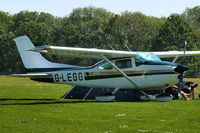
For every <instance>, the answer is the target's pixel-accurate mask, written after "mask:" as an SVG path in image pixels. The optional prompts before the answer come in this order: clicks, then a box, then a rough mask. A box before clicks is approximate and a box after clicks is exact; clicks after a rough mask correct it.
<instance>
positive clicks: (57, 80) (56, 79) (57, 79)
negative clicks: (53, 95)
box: [55, 74, 59, 82]
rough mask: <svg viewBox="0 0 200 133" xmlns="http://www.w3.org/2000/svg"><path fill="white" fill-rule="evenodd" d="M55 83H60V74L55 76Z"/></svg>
mask: <svg viewBox="0 0 200 133" xmlns="http://www.w3.org/2000/svg"><path fill="white" fill-rule="evenodd" d="M55 81H56V82H59V75H58V74H55Z"/></svg>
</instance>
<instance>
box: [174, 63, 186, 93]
mask: <svg viewBox="0 0 200 133" xmlns="http://www.w3.org/2000/svg"><path fill="white" fill-rule="evenodd" d="M188 69H189V67H187V66H185V65H181V64H177V66H176V68H175V69H174V71H175V72H177V73H180V75H179V76H178V79H179V83H178V88H179V90H178V91H179V92H180V91H181V90H182V89H183V87H184V81H183V78H184V74H183V73H184V72H185V71H187V70H188Z"/></svg>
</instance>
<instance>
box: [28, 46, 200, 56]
mask: <svg viewBox="0 0 200 133" xmlns="http://www.w3.org/2000/svg"><path fill="white" fill-rule="evenodd" d="M30 51H35V52H40V53H47V52H48V53H50V54H65V55H67V56H73V57H89V58H102V56H101V55H104V56H106V57H107V58H121V57H134V56H135V55H138V53H153V54H155V55H157V56H158V57H160V58H168V57H177V56H192V55H200V51H163V52H131V51H119V50H105V49H94V48H74V47H58V46H39V47H35V48H33V49H30Z"/></svg>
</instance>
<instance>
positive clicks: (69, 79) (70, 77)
mask: <svg viewBox="0 0 200 133" xmlns="http://www.w3.org/2000/svg"><path fill="white" fill-rule="evenodd" d="M67 79H68V81H72V74H71V73H67Z"/></svg>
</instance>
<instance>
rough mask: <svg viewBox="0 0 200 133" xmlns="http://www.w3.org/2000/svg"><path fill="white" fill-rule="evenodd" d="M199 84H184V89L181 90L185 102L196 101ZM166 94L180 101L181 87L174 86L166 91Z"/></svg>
mask: <svg viewBox="0 0 200 133" xmlns="http://www.w3.org/2000/svg"><path fill="white" fill-rule="evenodd" d="M197 86H198V84H196V83H193V82H191V81H190V82H184V84H183V89H181V91H180V94H181V95H182V97H183V98H184V100H189V99H190V98H191V99H194V93H195V89H196V87H197ZM165 93H167V94H170V95H172V96H173V99H179V85H178V84H176V85H173V86H171V87H169V88H167V89H166V90H165Z"/></svg>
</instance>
